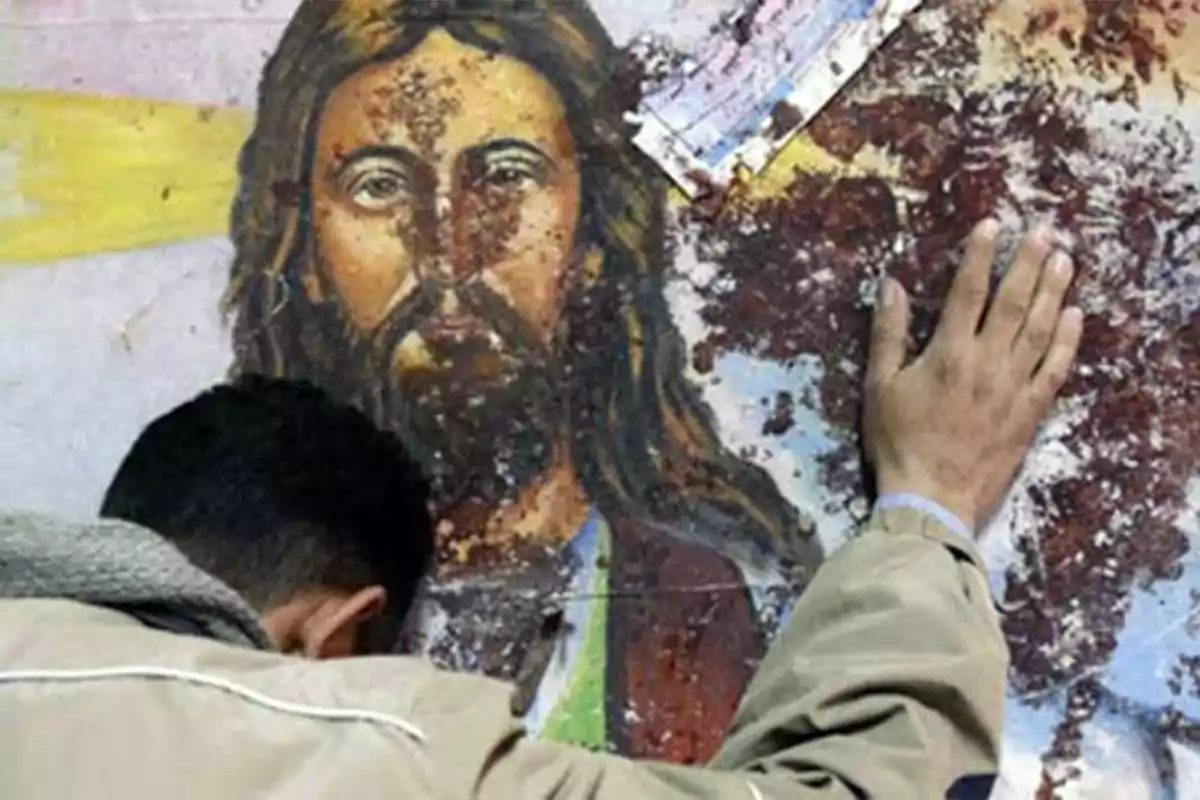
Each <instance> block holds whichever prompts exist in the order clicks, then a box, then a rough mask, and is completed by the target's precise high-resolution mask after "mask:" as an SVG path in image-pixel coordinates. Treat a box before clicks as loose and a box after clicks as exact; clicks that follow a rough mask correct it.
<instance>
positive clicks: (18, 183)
mask: <svg viewBox="0 0 1200 800" xmlns="http://www.w3.org/2000/svg"><path fill="white" fill-rule="evenodd" d="M250 125H251V114H250V113H249V112H248V111H245V110H242V109H224V108H202V107H198V106H195V105H191V104H186V103H167V102H158V101H152V100H142V99H132V98H123V97H101V96H93V95H84V94H70V93H58V92H21V91H2V90H0V263H8V264H12V263H19V264H39V263H48V262H53V261H58V260H61V259H64V258H70V257H73V256H83V255H89V254H93V253H101V252H109V251H119V250H133V249H139V248H146V247H156V246H163V245H168V244H173V243H177V242H181V241H187V240H189V239H196V238H201V237H208V236H221V235H223V234H225V232H226V231H227V229H228V214H229V205H230V201H231V199H232V197H233V193H234V191H235V190H236V164H237V153H238V150H239V148H240V147H241V145H242V142H243V141H244V140H245V138H246V136H247V135H248V133H249V130H250ZM797 171H800V172H841V173H843V174H846V173H850V174H853V173H856V172H858V173H861V172H874V171H876V170H875V169H872V168H871V167H870V166H868V165H866V164H856V165H847V164H844V163H843V162H841V161H839V160H838V159H836V158H834V157H833V156H831V155H830V154H829V153H827V152H826V151H825V150H823V149H822V148H821V147H819V146H818V145H817V144H815V143H814V142H813V141H812V140H811V138H809V137H808V136H807V135H804V134H802V135H800V136H797V137H796V138H794V139H793V140H792V141H791V142H790V143H789V144H788V145H787V146H786V147H785V148H784V149H783V150H782V151H781V152H780V153H779V154H778V155H777V156H776V157H775V158H774V159H773V160H772V162H771V164H770V165H769V166H768V167H767V168H766V170H764V172H763V173H762V174H760V175H758V176H757V177H756V178H755V179H754V180H753V181H752V184H751V193H752V195H754V196H758V197H763V196H769V195H773V194H779V193H782V191H783V190H784V189H785V188H786V187H787V186H788V184H790V183H791V181H792V180H793V179H794V177H795V174H796V172H797ZM672 200H673V202H675V203H680V202H684V198H683V196H682V195H681V194H680V193H678V192H673V193H672Z"/></svg>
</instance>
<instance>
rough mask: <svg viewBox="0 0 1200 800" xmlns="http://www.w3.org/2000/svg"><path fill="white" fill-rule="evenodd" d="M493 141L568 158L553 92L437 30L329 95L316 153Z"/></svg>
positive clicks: (505, 61) (443, 150) (433, 153)
mask: <svg viewBox="0 0 1200 800" xmlns="http://www.w3.org/2000/svg"><path fill="white" fill-rule="evenodd" d="M498 138H513V139H521V140H525V141H529V142H531V143H532V144H534V145H536V146H537V147H538V148H539V149H541V150H542V151H544V152H546V153H547V154H548V155H550V156H551V157H554V158H559V159H567V158H571V157H573V155H574V147H573V142H572V139H571V134H570V128H569V126H568V123H567V119H566V112H565V109H564V106H563V103H562V101H561V100H560V98H559V96H558V94H557V92H556V91H555V89H554V87H553V86H552V85H551V84H550V83H549V81H547V80H546V79H545V78H543V77H542V76H541V75H540V74H538V72H537V71H536V70H534V69H533V68H532V67H530V66H528V65H527V64H525V63H523V62H521V61H519V60H517V59H515V58H512V57H510V56H504V55H493V54H489V53H486V52H484V51H482V50H479V49H477V48H474V47H471V46H470V45H465V44H463V43H461V42H459V41H458V40H456V39H454V38H453V37H452V36H450V35H449V34H446V33H444V32H442V31H435V32H434V33H432V34H430V36H429V37H428V38H427V39H426V40H425V41H424V42H422V43H421V44H420V45H419V46H418V47H417V48H415V49H414V50H413V51H412V52H411V53H409V54H407V55H405V56H403V57H402V58H398V59H395V60H393V61H385V62H380V63H378V64H373V65H371V66H368V67H365V68H363V69H362V70H360V71H359V72H357V73H355V74H354V75H352V76H350V77H349V78H348V79H347V80H346V81H344V82H343V83H342V84H341V85H340V86H338V87H337V89H335V90H334V92H333V93H332V95H331V96H330V98H329V101H328V103H327V104H326V106H325V110H324V113H323V115H322V121H321V136H320V143H319V145H320V149H321V150H322V151H323V153H324V154H325V155H326V157H328V156H329V155H331V154H332V155H335V156H340V155H345V154H348V153H350V152H352V151H354V150H355V149H358V148H361V147H368V146H372V145H381V144H382V145H389V146H394V147H403V148H405V149H408V150H411V151H413V152H414V153H416V154H418V155H420V156H422V157H424V158H427V159H435V158H444V157H447V156H449V157H453V156H454V155H455V154H457V153H459V152H462V151H464V150H468V149H470V148H473V147H478V146H479V145H481V144H486V143H487V142H489V141H492V140H495V139H498Z"/></svg>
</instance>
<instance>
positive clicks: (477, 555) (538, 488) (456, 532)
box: [437, 441, 590, 577]
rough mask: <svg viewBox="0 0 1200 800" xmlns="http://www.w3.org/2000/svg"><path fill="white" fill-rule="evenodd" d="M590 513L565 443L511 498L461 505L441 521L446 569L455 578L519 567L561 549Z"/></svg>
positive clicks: (443, 567)
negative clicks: (486, 570)
mask: <svg viewBox="0 0 1200 800" xmlns="http://www.w3.org/2000/svg"><path fill="white" fill-rule="evenodd" d="M589 513H590V504H589V503H588V499H587V493H586V492H585V491H584V488H583V485H582V484H581V483H580V482H579V477H578V475H577V474H576V471H575V466H574V464H573V463H572V461H571V458H570V449H569V447H567V445H566V442H565V441H560V442H559V443H558V445H556V447H555V457H554V459H553V460H552V461H551V463H550V466H549V467H547V469H546V470H545V471H543V472H542V474H541V475H539V476H538V477H537V478H536V479H534V480H533V481H532V482H530V484H529V486H528V487H527V488H526V489H525V490H524V491H522V492H521V494H520V496H519V497H518V498H517V499H516V500H515V501H511V502H506V503H501V504H500V505H498V506H497V505H490V506H487V507H482V504H473V503H470V502H467V503H463V504H460V505H459V506H458V507H456V508H454V509H451V510H449V511H448V512H446V513H445V514H443V515H442V517H441V519H440V520H439V522H438V531H437V535H438V548H439V550H440V551H441V558H439V562H440V564H441V566H440V570H441V573H442V575H443V577H445V576H449V575H454V574H456V573H459V572H475V571H477V570H479V569H481V568H482V569H495V568H503V567H506V566H508V567H516V566H519V565H521V564H524V563H528V562H530V561H532V560H535V559H536V560H542V559H544V555H540V554H539V555H536V556H535V555H532V553H534V552H538V553H544V552H546V551H547V550H549V551H551V552H559V551H560V550H561V549H562V548H563V547H564V546H565V545H566V544H567V543H568V542H570V541H571V540H572V539H573V538H575V536H576V534H577V533H578V532H579V530H580V528H582V527H583V525H584V523H585V522H586V521H587V518H588V514H589Z"/></svg>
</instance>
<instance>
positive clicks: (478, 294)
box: [228, 0, 809, 561]
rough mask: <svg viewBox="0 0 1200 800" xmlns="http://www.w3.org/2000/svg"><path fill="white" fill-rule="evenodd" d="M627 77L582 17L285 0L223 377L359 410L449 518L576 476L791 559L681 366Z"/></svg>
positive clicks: (770, 504)
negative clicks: (282, 382)
mask: <svg viewBox="0 0 1200 800" xmlns="http://www.w3.org/2000/svg"><path fill="white" fill-rule="evenodd" d="M625 66H626V65H625V62H624V59H623V57H622V55H621V53H620V51H619V49H618V48H617V47H616V46H615V45H614V43H613V42H612V40H611V39H610V38H609V36H608V34H607V32H606V31H605V30H604V27H603V26H602V25H601V23H600V22H599V20H598V19H597V18H596V17H595V15H594V14H593V12H592V11H591V10H590V8H589V7H588V4H587V3H586V2H550V0H344V1H343V2H326V1H325V0H321V2H316V1H314V0H309V1H308V2H303V3H301V5H300V8H299V9H298V10H297V12H296V15H295V16H294V18H293V19H292V22H291V24H290V25H289V26H288V30H287V32H286V33H285V34H284V37H283V40H282V42H281V43H280V45H279V48H278V49H277V50H276V52H275V54H274V55H273V56H272V58H271V60H270V61H269V63H268V65H267V67H266V70H265V72H264V75H263V80H262V83H261V86H260V93H259V108H258V117H257V120H256V124H255V130H254V133H253V135H252V136H251V137H250V139H249V140H248V142H247V143H246V147H245V148H244V150H243V152H242V160H241V164H240V172H241V179H242V182H241V191H240V192H239V196H238V199H237V202H236V204H235V206H234V209H233V215H232V223H233V225H232V237H233V241H234V245H235V247H236V249H237V256H236V259H235V262H234V265H233V269H232V274H231V283H230V290H229V294H228V303H229V308H230V309H232V310H233V311H234V314H235V320H234V342H235V364H234V368H233V371H234V373H235V374H246V373H262V374H268V375H279V376H289V377H294V378H302V379H306V380H311V381H313V382H314V383H316V384H317V385H319V386H321V387H322V388H324V389H326V390H328V391H330V392H331V393H332V394H333V395H334V396H335V397H338V398H339V399H344V400H347V401H350V402H353V403H355V404H356V405H358V406H359V407H361V408H363V409H364V410H365V411H366V412H367V413H368V414H369V415H370V416H371V417H372V418H373V419H375V421H376V422H377V423H378V424H380V425H382V426H384V427H387V428H389V429H391V430H394V431H396V432H397V433H399V434H400V435H401V436H402V437H403V438H404V440H405V442H406V444H407V445H408V446H409V447H410V449H411V451H412V452H413V454H414V456H415V457H416V458H417V459H418V460H419V461H420V462H421V463H422V465H423V466H424V467H425V468H426V471H427V473H428V474H429V475H430V477H431V479H432V481H433V484H434V494H435V499H436V500H437V502H438V505H439V506H442V507H445V506H451V505H453V504H454V503H455V502H456V501H457V500H459V499H461V498H463V497H470V498H472V499H473V500H483V501H490V502H496V501H504V500H507V499H510V498H512V497H514V496H516V495H517V494H518V493H520V492H521V491H522V490H523V489H525V488H526V487H527V486H528V484H529V482H530V480H531V479H532V478H534V477H536V476H538V475H540V474H543V472H544V471H545V470H546V468H547V466H549V465H551V464H554V463H556V462H563V463H565V462H569V463H570V464H571V465H572V467H573V468H574V469H575V471H576V472H577V474H578V475H579V477H580V478H581V480H582V481H583V483H584V485H585V488H586V489H587V492H588V495H589V497H590V498H591V499H592V500H593V501H594V502H595V503H597V504H598V505H599V506H600V507H601V509H602V510H603V511H604V512H605V513H606V514H619V515H624V516H629V517H634V518H642V519H645V520H647V521H649V522H654V523H661V524H663V525H664V526H665V527H668V528H671V529H673V530H675V531H676V532H689V531H690V532H693V533H694V535H695V538H698V539H701V540H703V541H705V543H707V544H710V545H714V546H718V547H721V548H722V549H728V550H736V551H739V552H741V553H743V554H745V555H747V556H749V557H751V559H752V560H756V561H757V560H759V559H760V558H761V557H763V556H764V555H770V556H778V555H781V554H782V555H787V554H788V553H787V551H788V550H790V549H809V546H808V545H806V544H804V543H803V542H801V541H800V540H798V539H797V538H796V537H797V535H798V534H800V528H799V525H798V520H797V519H796V515H795V513H794V511H793V510H792V509H791V508H790V507H789V506H788V505H787V503H786V502H785V501H784V500H783V499H782V498H781V497H779V495H778V492H777V490H776V489H775V487H774V485H773V484H772V483H771V481H770V479H769V478H768V477H767V476H766V475H765V473H763V472H762V471H761V470H760V469H758V468H756V467H754V466H751V465H748V464H745V463H743V462H742V461H741V460H740V459H738V458H737V457H736V456H734V455H733V454H731V453H728V452H727V451H726V450H725V448H724V447H723V446H722V444H721V442H720V440H719V438H718V437H717V435H716V432H715V430H714V429H713V425H712V422H711V420H710V416H709V412H708V409H707V408H706V407H705V406H704V404H703V402H702V401H701V400H700V398H699V397H698V395H697V393H696V391H695V389H694V388H693V387H692V386H691V385H690V384H689V383H688V381H687V378H686V377H685V375H684V369H685V364H686V362H685V349H684V345H683V342H682V339H681V337H680V336H679V333H678V331H677V330H676V329H675V327H674V325H673V323H672V320H671V316H670V313H669V310H668V308H667V303H666V298H665V291H664V267H665V264H666V262H667V258H666V252H665V251H666V240H665V224H664V206H665V185H664V182H663V180H662V177H661V176H660V175H659V173H658V170H657V168H656V167H655V165H654V164H653V163H652V162H650V161H649V160H648V159H646V158H645V157H644V156H643V155H642V154H640V153H639V152H638V151H637V149H636V148H635V147H634V146H633V144H632V143H631V139H630V136H629V131H628V130H627V129H626V123H625V121H624V117H623V112H624V111H625V110H626V106H627V105H629V103H630V97H629V91H628V90H629V88H630V86H631V82H630V81H629V80H627V79H626V78H625V76H626V74H627V70H626V69H625ZM632 86H636V82H634V83H632ZM793 555H794V553H793ZM804 560H808V559H807V557H805V558H804Z"/></svg>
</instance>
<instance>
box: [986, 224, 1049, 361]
mask: <svg viewBox="0 0 1200 800" xmlns="http://www.w3.org/2000/svg"><path fill="white" fill-rule="evenodd" d="M1052 248H1053V239H1052V237H1051V235H1050V233H1049V231H1046V230H1037V231H1035V232H1033V233H1031V234H1030V235H1028V236H1026V237H1025V240H1024V241H1023V242H1022V243H1021V247H1020V249H1019V250H1018V251H1017V258H1016V260H1015V261H1014V262H1013V265H1012V267H1011V268H1010V269H1009V270H1008V274H1007V275H1005V276H1004V280H1003V282H1001V284H1000V292H999V293H998V294H997V295H996V299H995V300H994V301H993V302H992V307H991V308H990V309H988V314H987V321H986V322H984V325H983V330H982V332H981V333H980V336H981V337H982V339H983V341H984V343H985V344H986V345H987V346H988V347H989V348H990V349H992V350H993V352H999V351H1001V350H1004V351H1006V350H1008V349H1009V348H1010V347H1012V345H1013V340H1014V339H1015V338H1016V336H1017V332H1018V331H1020V330H1021V326H1022V325H1023V324H1024V322H1025V317H1026V315H1027V314H1028V313H1029V306H1030V303H1031V302H1032V301H1033V297H1034V291H1035V290H1036V289H1037V285H1038V279H1039V277H1040V276H1041V274H1042V265H1043V264H1045V262H1046V258H1047V257H1048V256H1049V255H1050V251H1051V249H1052Z"/></svg>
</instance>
